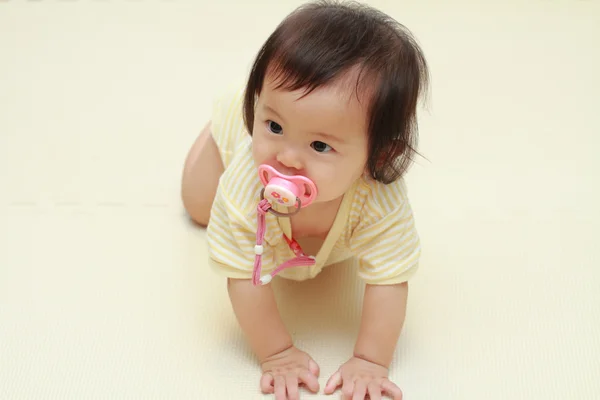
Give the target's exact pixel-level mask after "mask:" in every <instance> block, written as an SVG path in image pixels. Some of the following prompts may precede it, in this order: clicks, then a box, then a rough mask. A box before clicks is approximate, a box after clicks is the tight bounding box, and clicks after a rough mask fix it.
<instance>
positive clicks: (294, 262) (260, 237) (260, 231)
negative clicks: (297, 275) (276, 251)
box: [252, 199, 315, 286]
mask: <svg viewBox="0 0 600 400" xmlns="http://www.w3.org/2000/svg"><path fill="white" fill-rule="evenodd" d="M270 209H271V204H270V203H269V202H268V201H267V200H266V199H262V200H261V201H260V202H259V203H258V207H257V213H258V226H257V229H256V245H255V246H254V270H253V271H252V283H253V284H254V286H258V285H266V284H267V283H269V282H271V280H272V279H273V278H274V277H275V275H277V274H278V273H279V272H281V271H283V270H284V269H286V268H291V267H303V266H311V265H315V258H314V257H311V256H307V255H306V254H304V252H303V251H302V248H301V247H300V245H299V244H298V242H296V241H295V240H293V239H289V238H288V237H287V236H285V235H283V237H284V238H285V240H286V242H287V243H288V246H290V249H292V251H293V252H294V254H295V255H296V257H294V258H293V259H291V260H289V261H286V262H284V263H283V264H281V265H280V266H278V267H277V268H275V270H274V271H273V272H271V273H270V274H269V275H265V276H263V277H261V276H260V274H261V269H262V254H263V252H264V246H263V242H264V239H265V230H266V214H267V212H269V210H270Z"/></svg>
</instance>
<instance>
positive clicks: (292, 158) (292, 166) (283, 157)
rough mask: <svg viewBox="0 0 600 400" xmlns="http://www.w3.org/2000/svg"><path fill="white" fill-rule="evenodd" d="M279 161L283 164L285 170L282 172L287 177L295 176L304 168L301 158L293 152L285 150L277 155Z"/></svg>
mask: <svg viewBox="0 0 600 400" xmlns="http://www.w3.org/2000/svg"><path fill="white" fill-rule="evenodd" d="M277 161H279V163H281V166H283V167H284V168H283V169H284V170H283V171H281V170H280V172H281V173H282V174H286V175H293V174H295V173H297V172H298V171H300V170H301V169H302V168H303V165H302V160H301V159H300V156H299V155H298V154H297V153H296V152H295V151H293V150H284V151H281V152H280V153H279V154H277Z"/></svg>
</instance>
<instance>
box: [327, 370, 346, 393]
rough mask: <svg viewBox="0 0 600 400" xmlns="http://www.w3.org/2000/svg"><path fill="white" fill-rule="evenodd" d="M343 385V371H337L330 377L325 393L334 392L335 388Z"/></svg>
mask: <svg viewBox="0 0 600 400" xmlns="http://www.w3.org/2000/svg"><path fill="white" fill-rule="evenodd" d="M341 385H342V373H341V372H340V371H337V372H336V373H335V374H333V375H332V376H331V378H329V380H328V381H327V385H325V394H333V392H335V390H336V389H337V388H338V387H340V386H341Z"/></svg>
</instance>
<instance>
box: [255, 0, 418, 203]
mask: <svg viewBox="0 0 600 400" xmlns="http://www.w3.org/2000/svg"><path fill="white" fill-rule="evenodd" d="M427 80H428V72H427V64H426V61H425V58H424V56H423V54H422V52H421V49H420V48H419V46H418V45H417V44H416V42H415V40H414V39H413V37H412V35H411V34H410V32H409V31H408V30H407V29H406V28H404V27H403V26H402V25H400V24H398V23H397V22H396V21H394V20H393V19H392V18H390V17H389V16H387V15H385V14H383V13H381V12H379V11H377V10H374V9H372V8H369V7H367V6H363V5H358V4H355V3H352V4H340V3H337V2H331V1H321V2H318V3H310V4H307V5H305V6H302V7H300V8H298V9H297V10H295V11H294V12H293V13H292V14H290V15H289V16H288V17H287V18H286V19H285V20H284V21H283V22H282V23H281V24H280V25H279V26H278V27H277V29H276V30H275V31H274V32H273V33H272V34H271V36H270V37H269V38H268V40H267V41H266V42H265V44H264V45H263V47H262V48H261V50H260V52H259V54H258V56H257V58H256V60H255V62H254V65H253V68H252V71H251V73H250V77H249V79H248V82H247V87H246V93H245V97H244V119H245V123H246V127H247V129H248V131H249V132H250V133H251V135H252V136H253V153H254V158H255V161H256V162H257V163H266V164H269V165H271V166H273V167H275V168H276V169H278V170H279V171H280V172H282V173H284V174H302V175H305V176H307V177H309V178H310V179H312V180H313V181H314V182H315V184H316V185H317V187H318V188H319V198H320V199H319V200H320V201H328V200H332V199H334V198H336V197H338V196H339V195H342V194H343V192H344V191H345V190H347V188H348V187H349V186H350V185H351V184H352V182H354V180H356V179H357V178H359V177H360V176H361V175H362V174H365V173H366V174H368V175H369V176H370V177H371V178H373V179H375V180H377V181H380V182H383V183H390V182H393V181H394V180H396V179H398V178H399V177H401V176H402V175H403V174H404V172H405V171H406V170H407V168H408V167H409V165H410V163H411V161H412V158H413V155H414V154H415V151H416V150H415V147H416V140H417V121H416V109H417V104H418V100H419V97H420V95H421V94H422V93H423V92H424V90H425V88H426V85H427Z"/></svg>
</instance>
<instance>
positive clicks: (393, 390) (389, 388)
mask: <svg viewBox="0 0 600 400" xmlns="http://www.w3.org/2000/svg"><path fill="white" fill-rule="evenodd" d="M381 387H382V389H383V391H384V392H386V393H387V394H389V395H390V396H392V398H393V399H394V400H402V390H400V388H399V387H398V386H396V385H395V384H394V383H392V382H390V381H389V380H384V381H383V382H382V383H381Z"/></svg>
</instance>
